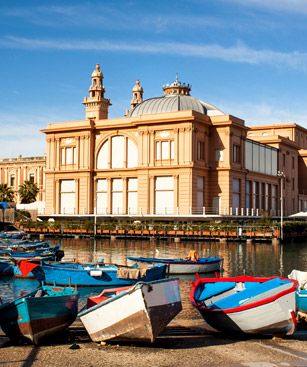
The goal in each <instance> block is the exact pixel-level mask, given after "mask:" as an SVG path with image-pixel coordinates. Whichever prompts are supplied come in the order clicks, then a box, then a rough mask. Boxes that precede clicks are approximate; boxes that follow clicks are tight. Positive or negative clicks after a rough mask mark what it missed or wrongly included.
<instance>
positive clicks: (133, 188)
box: [127, 178, 138, 214]
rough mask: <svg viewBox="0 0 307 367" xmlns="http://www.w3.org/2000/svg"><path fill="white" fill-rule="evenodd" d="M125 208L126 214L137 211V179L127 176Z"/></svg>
mask: <svg viewBox="0 0 307 367" xmlns="http://www.w3.org/2000/svg"><path fill="white" fill-rule="evenodd" d="M127 187H128V192H127V210H128V214H137V213H138V179H137V178H128V186H127Z"/></svg>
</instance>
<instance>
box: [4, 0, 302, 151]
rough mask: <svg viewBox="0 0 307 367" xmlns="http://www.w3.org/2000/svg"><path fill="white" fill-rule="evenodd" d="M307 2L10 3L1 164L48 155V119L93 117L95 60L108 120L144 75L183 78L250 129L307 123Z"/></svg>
mask: <svg viewBox="0 0 307 367" xmlns="http://www.w3.org/2000/svg"><path fill="white" fill-rule="evenodd" d="M306 35H307V0H177V1H171V0H169V1H167V0H166V1H165V0H164V1H160V0H155V1H147V0H135V1H129V0H126V1H102V0H101V1H98V0H97V1H90V0H89V1H80V0H79V1H78V0H74V1H65V0H61V1H52V0H50V1H43V0H39V1H32V0H27V1H24V0H22V1H17V0H16V1H15V0H11V1H5V0H0V107H1V108H0V146H1V150H0V157H1V158H4V157H15V156H18V155H19V154H22V155H27V156H29V155H41V154H43V153H44V152H45V140H44V135H43V134H42V133H40V132H39V130H40V129H41V128H44V127H46V126H47V123H48V122H56V121H59V122H60V121H66V120H74V119H83V118H84V108H83V106H82V105H81V102H82V100H83V97H85V96H87V95H88V87H89V85H90V74H91V72H92V70H93V69H94V66H95V64H96V63H99V64H100V65H101V69H102V71H103V73H104V84H105V88H106V96H107V97H108V98H110V99H111V101H112V104H113V105H112V107H111V108H110V117H120V116H123V114H124V111H125V109H126V108H128V107H129V104H130V99H131V89H132V87H133V85H134V83H135V80H136V79H140V80H141V83H142V86H143V88H144V97H145V98H151V97H154V96H160V95H161V94H162V89H161V88H162V85H163V84H164V83H169V82H172V81H173V80H174V79H175V76H176V73H178V74H179V78H180V80H181V81H184V82H187V83H190V84H192V95H193V96H194V97H197V98H200V99H202V100H204V101H207V102H209V103H212V104H214V105H216V106H217V107H218V108H219V109H221V110H222V111H224V112H225V113H229V114H232V115H235V116H238V117H240V118H242V119H244V120H245V121H246V124H247V125H255V124H269V123H283V122H284V123H286V122H296V123H298V124H300V125H302V126H304V127H305V128H307V37H306Z"/></svg>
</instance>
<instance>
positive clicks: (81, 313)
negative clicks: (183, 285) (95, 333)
mask: <svg viewBox="0 0 307 367" xmlns="http://www.w3.org/2000/svg"><path fill="white" fill-rule="evenodd" d="M171 281H176V282H178V285H179V282H180V280H179V278H164V279H158V280H154V281H151V282H138V283H136V284H134V285H132V286H131V287H130V288H129V289H127V290H125V291H123V292H120V293H119V294H116V295H114V296H112V297H110V298H108V299H106V300H105V301H102V302H100V303H98V304H96V305H94V306H92V307H90V308H85V309H82V310H80V311H79V313H78V317H82V316H84V315H87V314H88V313H89V312H91V311H95V310H97V309H99V308H100V307H102V306H104V305H106V304H108V303H111V302H113V301H115V300H117V299H119V298H121V297H124V296H126V295H128V294H131V293H133V292H135V291H137V290H138V289H142V288H143V286H150V285H152V284H158V283H166V282H171ZM118 288H121V287H118ZM112 289H115V288H112ZM104 290H107V288H106V289H104ZM101 293H102V292H101ZM101 293H100V294H101ZM85 307H86V306H85Z"/></svg>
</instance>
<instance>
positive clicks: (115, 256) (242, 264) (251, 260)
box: [0, 238, 307, 318]
mask: <svg viewBox="0 0 307 367" xmlns="http://www.w3.org/2000/svg"><path fill="white" fill-rule="evenodd" d="M50 242H51V244H56V243H59V242H60V243H61V247H62V249H63V250H64V251H65V258H67V259H71V260H72V259H73V260H75V261H79V262H93V261H101V260H103V261H104V262H106V263H115V264H125V263H126V256H127V255H137V256H148V257H165V258H166V257H172V258H174V257H177V258H183V257H185V256H186V255H187V254H188V252H189V250H190V249H195V250H196V251H197V252H198V254H199V256H203V257H208V256H220V257H222V258H223V259H224V261H223V269H224V270H223V274H222V276H236V275H243V274H246V275H255V276H256V275H257V276H270V275H280V276H286V277H287V276H288V274H289V273H290V272H291V271H292V270H293V269H298V270H304V271H307V242H301V243H291V242H289V243H284V244H282V245H273V244H271V243H252V244H250V243H245V242H227V243H219V242H204V241H202V242H181V243H175V242H170V241H165V242H162V241H137V240H126V241H125V240H116V241H110V240H107V239H100V240H94V239H89V238H86V239H85V238H84V239H69V238H65V239H51V240H50ZM203 276H214V274H206V275H203ZM179 279H180V289H181V298H182V304H183V312H182V313H181V314H180V315H181V317H182V318H190V317H197V313H196V312H195V311H194V310H193V309H192V306H191V304H190V300H189V294H190V290H191V282H192V281H193V280H194V279H195V276H194V275H184V276H179ZM37 285H38V282H37V281H36V280H27V279H14V278H0V297H1V299H2V301H9V300H12V299H14V298H16V297H18V296H19V295H20V293H21V292H23V291H29V290H32V289H34V288H36V287H37ZM100 291H101V289H99V288H98V289H96V288H79V292H80V295H81V301H80V307H82V306H83V305H84V303H85V299H86V297H87V296H89V295H93V294H97V293H99V292H100Z"/></svg>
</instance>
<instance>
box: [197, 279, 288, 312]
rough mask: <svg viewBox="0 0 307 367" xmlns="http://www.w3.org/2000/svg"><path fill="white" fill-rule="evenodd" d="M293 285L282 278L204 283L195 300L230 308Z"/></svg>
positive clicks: (206, 304) (263, 297) (219, 307)
mask: <svg viewBox="0 0 307 367" xmlns="http://www.w3.org/2000/svg"><path fill="white" fill-rule="evenodd" d="M292 286H293V283H292V282H290V281H289V280H287V279H280V278H273V279H270V280H267V281H265V282H212V283H211V282H210V283H203V284H201V286H200V287H199V289H197V292H195V301H196V302H198V303H200V304H202V305H203V306H206V307H208V308H211V309H229V308H235V307H239V306H242V305H246V304H250V303H254V302H257V301H260V300H263V299H265V298H268V297H271V296H274V295H277V294H278V293H280V292H282V291H284V290H287V289H290V288H291V287H292Z"/></svg>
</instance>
